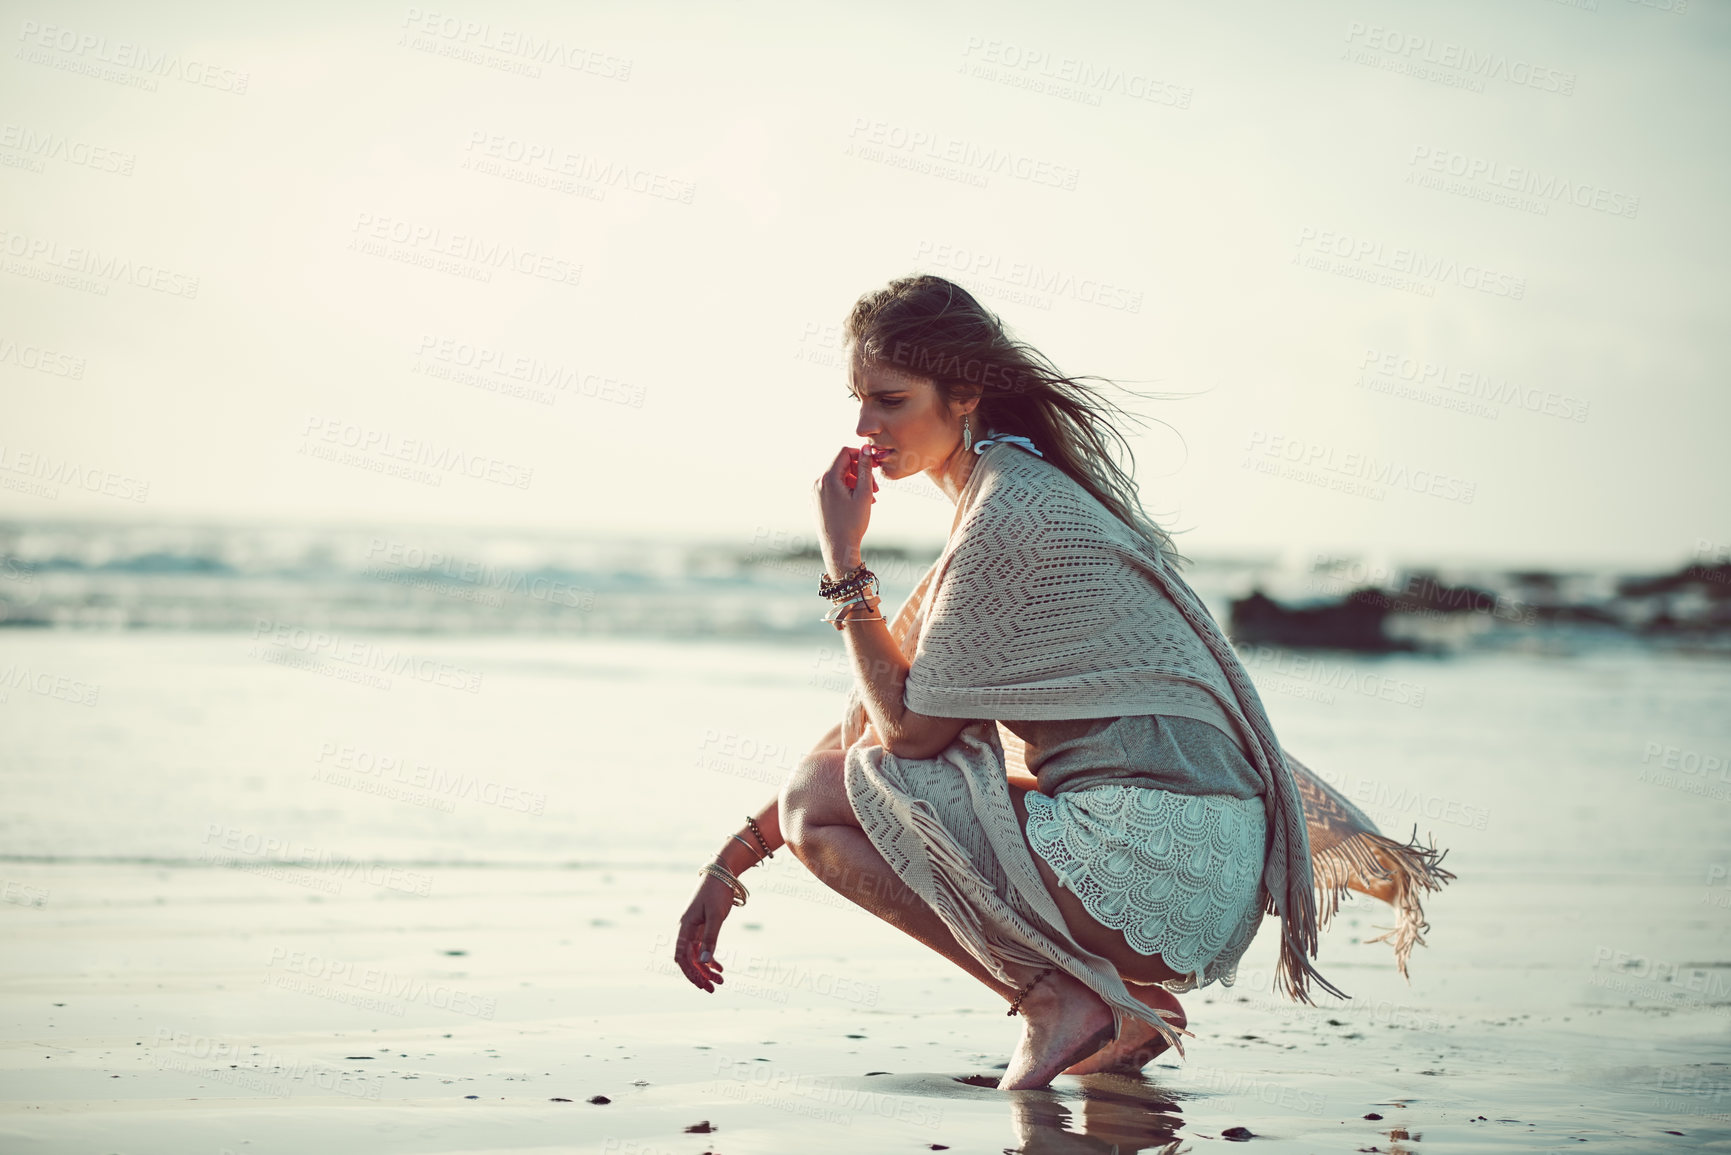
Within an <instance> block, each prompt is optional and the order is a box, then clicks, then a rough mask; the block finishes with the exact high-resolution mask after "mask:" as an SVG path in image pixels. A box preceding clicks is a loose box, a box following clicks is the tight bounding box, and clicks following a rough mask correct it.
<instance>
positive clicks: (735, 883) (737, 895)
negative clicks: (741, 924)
mask: <svg viewBox="0 0 1731 1155" xmlns="http://www.w3.org/2000/svg"><path fill="white" fill-rule="evenodd" d="M697 873H698V874H700V875H708V876H709V877H710V878H717V879H720V880H721V881H722V882H725V883H726V884H727V885H728V887H729V888H730V889H731V890H732V891H733V905H734V906H744V905H745V900H746V899H748V898H750V897H751V893H750V892H749V891H747V890H746V889H745V887H744V886H742V885H740V882H739V879H737V878H735V877H734V876H733V871H731V870H729V869H727V867H725V866H723V865H721V863H720V862H706V863H704V865H703V869H701V870H699V871H698V872H697Z"/></svg>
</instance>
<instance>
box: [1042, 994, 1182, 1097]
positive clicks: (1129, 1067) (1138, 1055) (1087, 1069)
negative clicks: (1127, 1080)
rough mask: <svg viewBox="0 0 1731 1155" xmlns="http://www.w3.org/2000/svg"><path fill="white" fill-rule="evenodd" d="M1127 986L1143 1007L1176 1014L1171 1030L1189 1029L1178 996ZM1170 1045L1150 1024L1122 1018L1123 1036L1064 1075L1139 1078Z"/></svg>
mask: <svg viewBox="0 0 1731 1155" xmlns="http://www.w3.org/2000/svg"><path fill="white" fill-rule="evenodd" d="M1126 986H1128V987H1129V990H1130V993H1131V994H1133V995H1135V996H1136V998H1137V1001H1139V1002H1143V1003H1146V1004H1147V1005H1148V1006H1150V1007H1152V1008H1154V1009H1155V1010H1160V1011H1172V1012H1175V1013H1176V1015H1177V1017H1176V1018H1168V1019H1166V1022H1168V1023H1170V1024H1171V1025H1172V1026H1174V1027H1183V1026H1186V1025H1188V1023H1189V1021H1190V1020H1189V1018H1188V1017H1187V1016H1186V1015H1185V1014H1184V1008H1183V1007H1182V1006H1180V1005H1179V1002H1178V998H1177V996H1175V995H1174V994H1173V993H1172V992H1171V991H1169V990H1167V989H1166V988H1165V987H1138V986H1130V985H1129V984H1126ZM1171 1045H1172V1044H1170V1043H1168V1042H1167V1041H1166V1039H1165V1037H1164V1036H1163V1035H1161V1034H1160V1032H1159V1031H1158V1030H1156V1029H1155V1027H1154V1026H1153V1024H1151V1023H1146V1022H1143V1021H1142V1020H1141V1019H1137V1018H1132V1017H1131V1016H1129V1015H1125V1016H1124V1029H1123V1032H1122V1033H1121V1034H1120V1035H1119V1037H1118V1038H1117V1039H1116V1040H1114V1041H1110V1042H1108V1043H1107V1044H1106V1045H1105V1046H1103V1047H1101V1048H1100V1049H1099V1050H1098V1051H1095V1052H1094V1053H1093V1054H1092V1055H1089V1056H1088V1057H1087V1058H1086V1059H1083V1060H1082V1061H1081V1062H1080V1063H1077V1064H1075V1065H1074V1066H1070V1067H1066V1068H1064V1074H1066V1075H1134V1074H1138V1073H1139V1072H1140V1071H1141V1070H1142V1068H1143V1067H1146V1066H1147V1065H1148V1064H1149V1063H1151V1062H1153V1061H1154V1060H1155V1059H1157V1058H1158V1057H1160V1056H1161V1055H1163V1054H1165V1053H1166V1049H1167V1048H1168V1047H1170V1046H1171Z"/></svg>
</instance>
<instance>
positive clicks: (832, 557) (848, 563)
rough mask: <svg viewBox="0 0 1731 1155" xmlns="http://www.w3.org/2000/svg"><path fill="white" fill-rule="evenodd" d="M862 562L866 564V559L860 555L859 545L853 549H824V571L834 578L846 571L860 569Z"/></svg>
mask: <svg viewBox="0 0 1731 1155" xmlns="http://www.w3.org/2000/svg"><path fill="white" fill-rule="evenodd" d="M862 564H864V560H863V559H862V558H861V557H860V549H859V547H858V546H855V547H854V548H852V549H842V550H829V549H826V550H824V551H823V565H824V570H823V572H824V573H826V574H828V575H829V576H830V577H832V578H839V577H841V576H842V575H843V574H845V573H849V572H851V571H853V570H856V569H858V568H859V567H860V566H861V565H862Z"/></svg>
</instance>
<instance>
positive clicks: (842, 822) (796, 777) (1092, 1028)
mask: <svg viewBox="0 0 1731 1155" xmlns="http://www.w3.org/2000/svg"><path fill="white" fill-rule="evenodd" d="M842 758H843V755H842V753H841V752H840V751H830V750H821V751H814V752H813V753H811V754H809V755H807V756H806V757H805V758H804V759H803V760H802V761H801V763H800V765H799V766H798V767H796V768H795V770H794V773H793V774H792V775H791V776H790V777H789V779H788V781H787V783H786V784H785V785H784V786H783V789H782V796H781V803H782V804H781V834H782V837H783V838H785V839H786V840H787V845H788V846H789V847H791V848H792V849H793V852H794V854H795V855H796V856H797V857H798V858H799V860H800V861H801V862H803V863H805V864H806V866H807V867H808V868H809V869H810V870H811V872H812V873H813V874H815V875H817V877H818V878H820V879H822V880H823V882H824V883H825V884H826V885H828V886H829V887H830V888H831V889H833V890H835V891H836V892H837V893H839V894H841V895H843V896H844V897H846V898H848V899H849V900H850V901H852V902H855V903H857V904H858V905H860V906H862V907H864V908H865V909H866V910H869V911H871V912H872V913H873V914H875V915H877V916H878V917H879V918H881V919H883V920H884V921H885V922H887V923H889V924H890V925H891V926H894V927H896V928H897V929H898V930H901V931H903V932H904V933H906V934H908V935H910V936H912V937H913V938H915V939H917V940H919V941H920V942H922V943H925V944H926V945H927V946H929V947H931V948H932V949H933V950H935V951H937V952H938V953H939V954H941V955H943V956H944V957H945V958H947V959H949V960H950V961H951V962H953V963H955V964H956V965H957V966H959V967H961V968H962V969H963V970H965V971H967V972H968V973H969V974H971V975H973V976H974V977H975V978H976V979H978V980H979V981H980V982H982V983H984V984H985V985H986V986H987V987H990V988H991V989H992V990H993V991H995V992H997V994H998V995H999V997H1001V998H1002V999H1004V1001H1005V1002H1009V1001H1011V1000H1013V999H1014V998H1015V996H1016V993H1017V988H1014V987H1009V986H1006V985H1005V984H1003V983H1002V982H1000V981H998V980H997V979H996V978H994V977H993V976H992V974H991V972H990V971H988V970H987V969H986V968H985V967H984V966H983V965H981V963H980V961H979V960H978V959H976V958H974V956H973V955H971V954H969V953H968V952H967V951H966V950H965V949H964V948H963V947H962V945H961V944H960V943H958V942H957V941H956V939H955V936H954V935H953V934H951V933H950V928H949V927H948V926H947V925H945V924H944V921H943V920H942V919H941V918H939V917H938V915H937V912H935V911H934V910H932V908H931V907H930V906H929V905H928V904H927V903H926V902H925V900H924V899H922V898H920V897H919V896H918V895H917V894H915V893H914V892H913V891H912V890H910V889H909V888H908V887H907V886H906V885H905V884H904V883H903V882H902V881H901V880H900V879H899V878H898V877H897V876H896V873H895V871H893V870H892V869H890V865H889V863H887V862H885V861H884V859H883V856H882V855H881V854H879V853H878V851H877V848H876V847H875V846H873V845H872V842H871V839H870V838H868V837H867V836H866V833H865V831H863V830H861V829H860V826H859V819H858V817H857V816H856V815H855V814H854V811H853V806H852V805H851V804H850V803H849V802H848V800H847V788H846V784H845V782H844V780H843V771H842ZM1006 969H1007V970H1008V971H1009V972H1010V975H1011V977H1013V978H1015V979H1017V980H1018V982H1020V983H1021V984H1022V986H1023V987H1024V988H1025V987H1026V986H1027V985H1028V984H1029V983H1030V982H1032V980H1033V979H1034V978H1035V976H1037V975H1039V974H1040V970H1041V969H1043V968H1033V967H1020V966H1010V967H1007V968H1006ZM1021 1012H1022V1022H1023V1031H1022V1039H1021V1041H1020V1043H1019V1044H1018V1045H1017V1047H1016V1050H1015V1051H1014V1052H1013V1053H1012V1054H1011V1056H1010V1062H1009V1065H1008V1067H1007V1069H1006V1070H1005V1072H1004V1076H1003V1079H1002V1080H1001V1081H1000V1082H999V1084H998V1085H999V1086H1000V1087H1001V1088H1003V1089H1005V1090H1016V1089H1021V1088H1026V1087H1043V1086H1046V1085H1047V1084H1048V1083H1050V1082H1051V1081H1052V1078H1053V1076H1055V1075H1057V1074H1059V1073H1060V1072H1061V1071H1063V1069H1064V1068H1065V1067H1067V1066H1069V1065H1071V1064H1073V1063H1076V1062H1078V1061H1080V1060H1083V1059H1086V1058H1087V1057H1089V1056H1090V1055H1092V1054H1094V1053H1095V1052H1096V1051H1098V1050H1099V1049H1100V1048H1101V1047H1102V1046H1104V1045H1106V1044H1107V1043H1109V1042H1110V1041H1111V1039H1112V1011H1111V1008H1110V1007H1108V1006H1107V1005H1106V1004H1105V1002H1103V1001H1102V1000H1101V999H1100V997H1099V996H1098V995H1096V994H1095V993H1094V992H1093V991H1091V990H1089V989H1088V988H1087V987H1086V986H1084V985H1083V984H1082V983H1080V982H1078V981H1077V980H1075V979H1073V978H1071V977H1070V976H1069V975H1067V974H1064V973H1063V972H1062V971H1058V970H1054V971H1052V972H1051V973H1049V974H1047V975H1046V976H1045V977H1044V978H1042V979H1041V980H1040V981H1039V982H1038V983H1036V984H1034V986H1033V988H1032V989H1031V990H1030V991H1029V993H1028V995H1027V997H1026V998H1025V999H1024V1000H1023V1002H1022V1007H1021Z"/></svg>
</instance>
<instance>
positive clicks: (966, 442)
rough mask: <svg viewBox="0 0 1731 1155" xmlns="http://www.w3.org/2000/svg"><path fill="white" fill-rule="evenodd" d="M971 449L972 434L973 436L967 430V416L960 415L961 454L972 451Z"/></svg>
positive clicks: (972, 445)
mask: <svg viewBox="0 0 1731 1155" xmlns="http://www.w3.org/2000/svg"><path fill="white" fill-rule="evenodd" d="M973 447H974V434H973V431H972V430H971V429H969V428H968V418H967V415H966V414H963V415H962V452H963V453H966V452H967V451H968V450H970V449H972V448H973Z"/></svg>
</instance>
